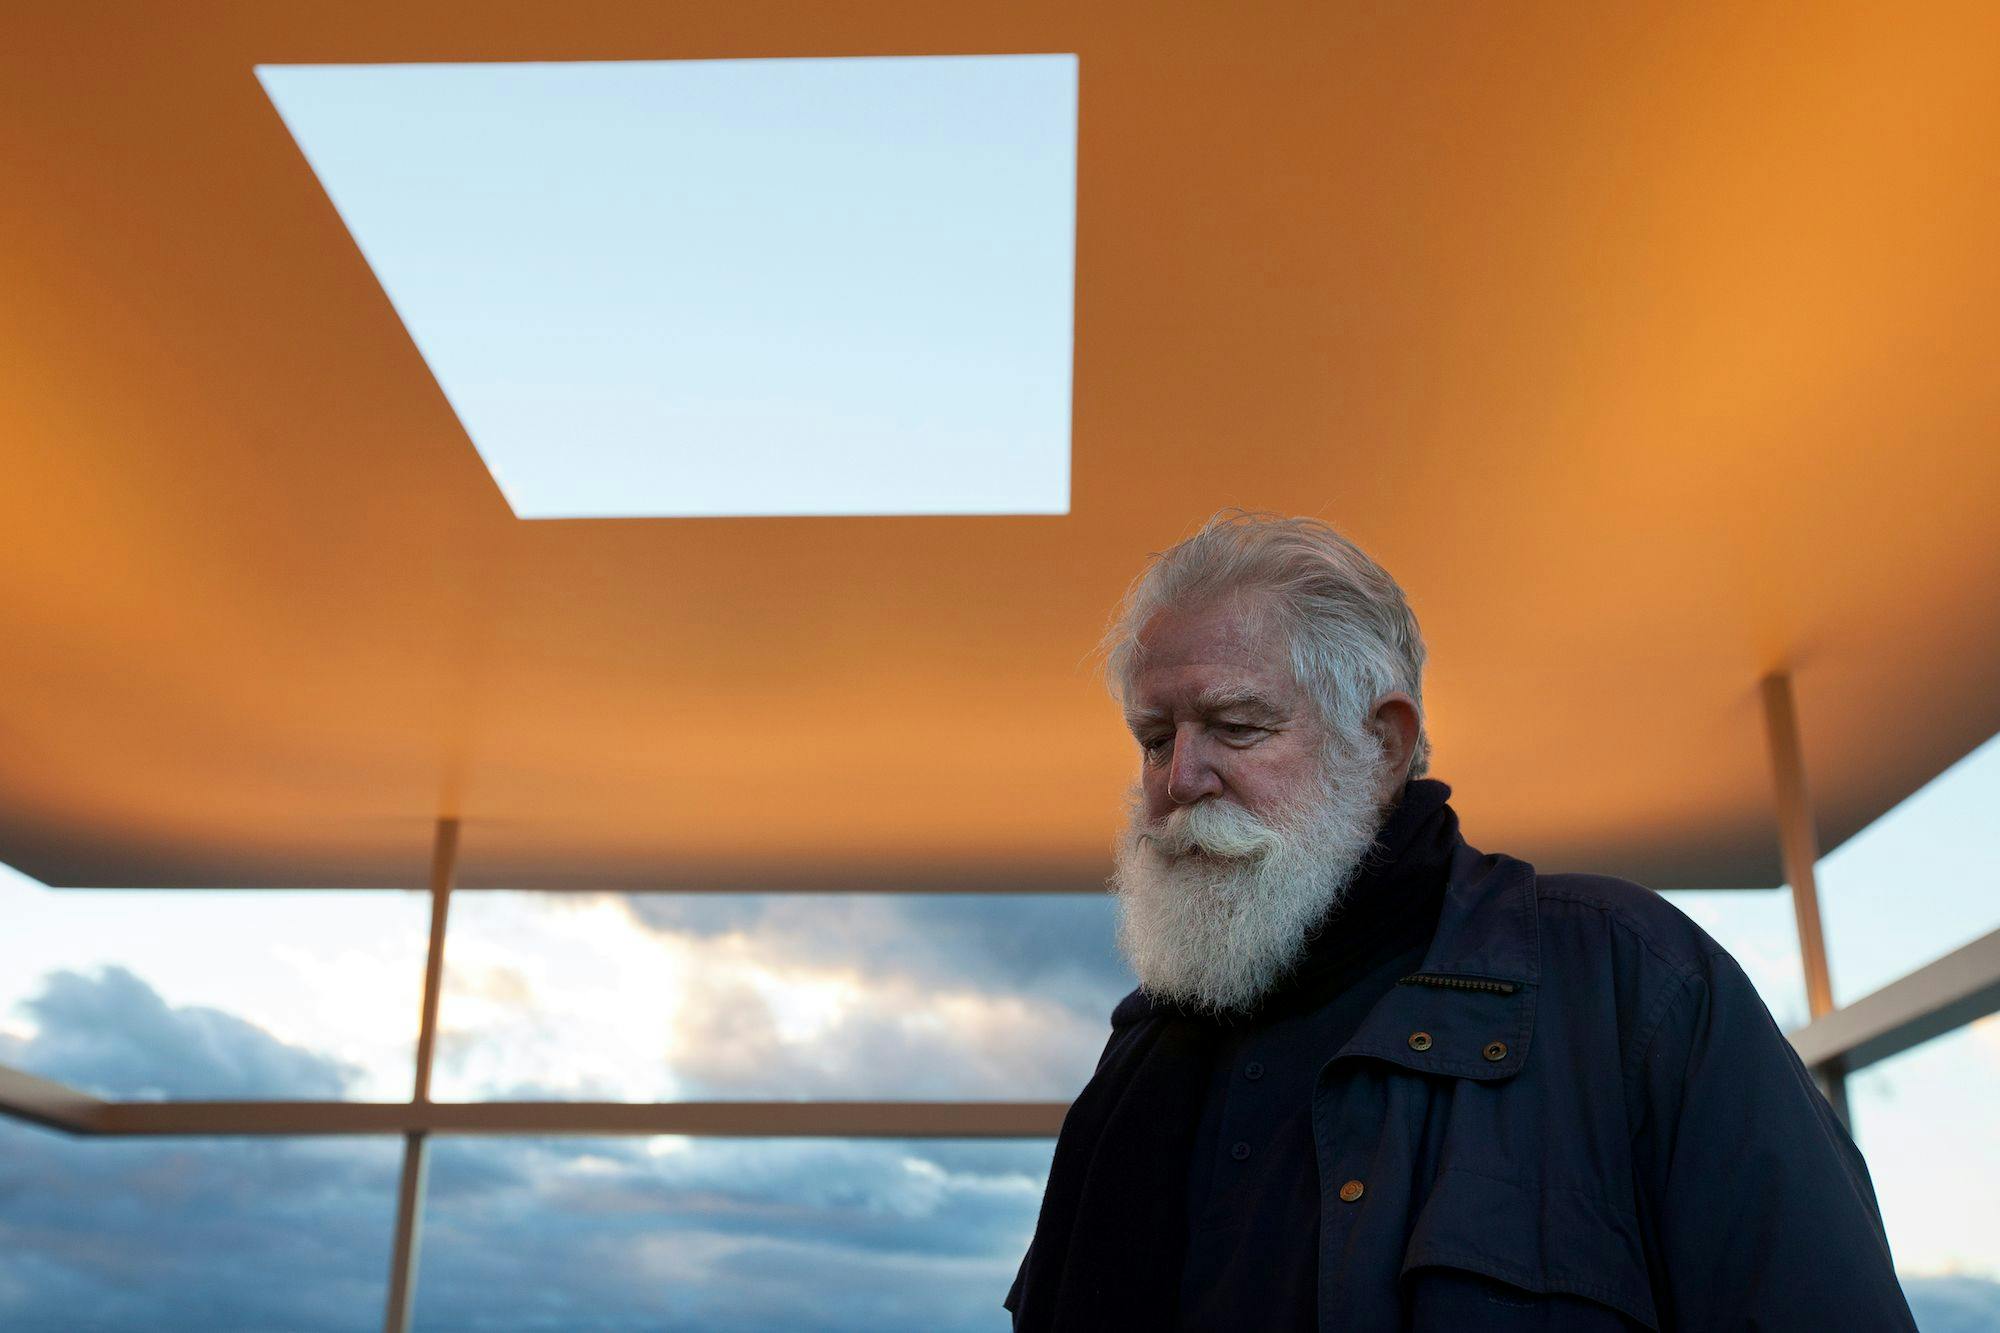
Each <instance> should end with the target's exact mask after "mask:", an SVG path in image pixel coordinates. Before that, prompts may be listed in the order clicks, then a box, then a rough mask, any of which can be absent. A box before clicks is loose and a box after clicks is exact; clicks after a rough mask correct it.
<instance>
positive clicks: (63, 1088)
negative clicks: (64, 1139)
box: [0, 1065, 110, 1134]
mask: <svg viewBox="0 0 2000 1333" xmlns="http://www.w3.org/2000/svg"><path fill="white" fill-rule="evenodd" d="M109 1105H110V1103H109V1102H107V1101H105V1100H104V1099H102V1098H100V1097H93V1096H91V1095H90V1094H89V1093H87V1092H80V1091H78V1090H77V1089H75V1088H72V1087H70V1086H69V1085H68V1084H67V1083H57V1082H55V1081H54V1080H52V1079H46V1078H41V1077H38V1076H37V1075H34V1074H30V1073H28V1072H27V1071H26V1070H23V1069H15V1068H13V1067H12V1066H9V1065H0V1115H10V1116H13V1117H14V1118H16V1119H17V1120H29V1121H32V1122H34V1123H35V1124H37V1125H47V1126H48V1127H49V1128H50V1129H61V1130H67V1131H69V1132H70V1133H72V1134H93V1133H96V1132H97V1124H98V1120H99V1118H100V1117H101V1116H102V1115H103V1114H104V1110H105V1108H106V1107H108V1106H109Z"/></svg>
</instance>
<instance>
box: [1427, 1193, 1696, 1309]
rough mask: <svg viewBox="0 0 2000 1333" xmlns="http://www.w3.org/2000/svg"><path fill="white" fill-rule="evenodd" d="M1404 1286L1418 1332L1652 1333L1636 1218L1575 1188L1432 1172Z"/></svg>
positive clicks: (1649, 1291) (1650, 1300)
mask: <svg viewBox="0 0 2000 1333" xmlns="http://www.w3.org/2000/svg"><path fill="white" fill-rule="evenodd" d="M1402 1281H1403V1284H1404V1308H1405V1309H1407V1310H1408V1311H1409V1312H1410V1327H1411V1328H1412V1329H1413V1330H1415V1331H1416V1333H1430V1331H1431V1330H1439V1331H1440V1333H1442V1331H1443V1330H1458V1329H1490V1330H1494V1333H1525V1331H1526V1330H1531V1329H1532V1330H1563V1333H1599V1331H1600V1330H1602V1331H1603V1333H1631V1331H1632V1330H1638V1329H1653V1330H1656V1331H1657V1330H1658V1329H1659V1327H1660V1325H1659V1317H1658V1314H1657V1313H1656V1311H1655V1309H1654V1306H1653V1295H1652V1285H1651V1283H1650V1282H1649V1281H1648V1280H1647V1276H1646V1262H1645V1256H1644V1251H1643V1250H1642V1249H1641V1247H1640V1244H1639V1226H1638V1221H1637V1219H1635V1218H1634V1217H1633V1216H1632V1215H1631V1214H1630V1213H1628V1212H1626V1211H1624V1210H1623V1209H1621V1208H1618V1207H1616V1206H1615V1205H1612V1204H1610V1203H1608V1202H1607V1201H1606V1200H1604V1199H1601V1198H1598V1197H1596V1196H1594V1195H1592V1194H1589V1193H1587V1192H1585V1191H1583V1190H1576V1189H1565V1188H1561V1187H1555V1186H1531V1185H1523V1184H1518V1183H1516V1182H1514V1181H1510V1180H1502V1179H1500V1178H1499V1177H1497V1176H1488V1175H1482V1174H1480V1173H1479V1172H1476V1171H1467V1170H1463V1169H1452V1170H1446V1171H1443V1172H1440V1173H1439V1175H1438V1178H1437V1181H1436V1183H1435V1184H1434V1185H1433V1187H1432V1189H1431V1193H1430V1196H1429V1197H1428V1198H1427V1199H1426V1200H1425V1201H1424V1204H1423V1206H1422V1208H1421V1209H1419V1210H1418V1213H1417V1219H1416V1225H1415V1226H1414V1227H1413V1228H1412V1229H1411V1232H1410V1240H1409V1244H1408V1246H1407V1247H1406V1248H1405V1250H1404V1253H1403V1269H1402Z"/></svg>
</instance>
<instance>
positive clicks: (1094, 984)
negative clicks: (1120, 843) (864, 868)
mask: <svg viewBox="0 0 2000 1333" xmlns="http://www.w3.org/2000/svg"><path fill="white" fill-rule="evenodd" d="M623 901H624V903H625V905H626V907H627V909H628V910H629V911H630V913H631V915H632V918H633V919H634V920H635V921H637V922H639V923H640V924H642V925H645V926H648V927H650V928H652V929H654V930H658V931H663V932H667V933H671V934H675V935H681V936H686V937H691V938H696V939H715V938H718V937H723V936H731V935H734V936H740V937H742V938H744V939H747V940H750V941H754V943H755V947H756V949H757V951H758V952H759V954H760V955H762V956H766V957H768V958H769V959H770V960H771V961H772V962H774V963H798V964H805V965H810V966H829V965H835V966H837V965H847V966H853V967H855V968H858V969H862V970H867V971H869V972H871V973H872V974H874V975H878V976H884V975H892V976H901V977H906V978H908V979H910V980H911V981H915V982H920V983H925V984H932V985H935V984H940V983H950V984H954V985H960V986H964V985H972V986H978V987H982V988H986V989H992V990H1001V991H1008V992H1032V993H1035V994H1038V995H1041V996H1043V997H1046V998H1050V999H1054V1000H1057V1001H1058V1002H1060V1003H1063V1004H1066V1005H1071V1006H1075V1007H1083V1008H1089V1009H1093V1010H1094V1009H1097V1008H1099V1007H1100V1006H1101V1008H1102V1013H1101V1014H1098V1015H1097V1017H1100V1018H1108V1017H1109V1014H1110V1010H1111V1005H1112V1004H1115V1003H1116V1002H1117V1000H1118V997H1120V996H1122V995H1123V994H1124V993H1125V992H1126V991H1128V990H1130V989H1131V988H1132V986H1133V985H1134V984H1135V981H1134V979H1133V977H1132V974H1131V970H1130V969H1129V968H1127V967H1126V966H1125V963H1124V961H1123V960H1122V959H1121V958H1120V957H1119V956H1118V952H1117V947H1116V943H1115V939H1114V936H1115V926H1114V915H1113V910H1114V909H1113V903H1112V900H1111V898H1110V897H1109V895H1103V894H775V895H767V894H741V895H721V894H715V895H710V894H629V895H624V896H623Z"/></svg>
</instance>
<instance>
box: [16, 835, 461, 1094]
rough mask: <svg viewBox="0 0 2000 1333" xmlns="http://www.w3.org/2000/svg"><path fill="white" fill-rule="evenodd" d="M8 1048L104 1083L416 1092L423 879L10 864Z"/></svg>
mask: <svg viewBox="0 0 2000 1333" xmlns="http://www.w3.org/2000/svg"><path fill="white" fill-rule="evenodd" d="M0 920H4V921H5V922H6V923H7V926H6V929H5V930H0V1063H7V1064H12V1065H15V1066H16V1067H18V1068H22V1069H26V1070H29V1071H30V1072H32V1073H36V1074H41V1075H43V1076H44V1077H47V1078H53V1079H58V1080H60V1081H62V1082H65V1083H69V1084H71V1085H73V1086H76V1087H81V1088H85V1089H87V1090H89V1091H92V1092H96V1093H98V1094H100V1095H103V1096H110V1097H125V1098H141V1099H145V1098H163V1097H174V1098H201V1099H208V1098H215V1099H232V1098H267V1097H283V1098H306V1099H328V1100H332V1099H341V1098H347V1099H354V1100H362V1101H376V1100H405V1099H407V1098H408V1097H409V1095H410V1091H411V1087H412V1079H413V1076H414V1069H415V1059H416V1040H417V1021H418V1015H419V1010H420V1006H421V1000H422V994H423V978H424V950H425V948H426V946H427V942H428V932H429V928H430V905H429V898H428V895H426V894H423V893H405V892H393V891H383V890H357V891H333V890H319V889H313V890H296V889H294V890H284V891H268V892H260V891H254V890H240V889H231V890H214V891H205V890H183V889H174V890H165V889H160V890H136V889H60V890H58V889H48V888H44V887H43V886H42V885H40V884H38V883H36V882H35V881H34V880H31V879H29V878H28V877H27V876H25V875H21V874H19V873H17V872H15V871H12V870H9V869H7V868H5V867H0Z"/></svg>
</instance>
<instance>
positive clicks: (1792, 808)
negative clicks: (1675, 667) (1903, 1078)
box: [1762, 671, 1849, 1124]
mask: <svg viewBox="0 0 2000 1333" xmlns="http://www.w3.org/2000/svg"><path fill="white" fill-rule="evenodd" d="M1762 688H1763V695H1764V725H1765V733H1766V735H1767V736H1768V738H1769V740H1770V744H1771V773H1772V777H1773V779H1774V782H1775V790H1776V794H1777V811H1778V848H1779V851H1780V853H1781V854H1782V855H1783V858H1784V865H1785V879H1786V882H1788V883H1789V884H1790V885H1791V886H1792V914H1793V916H1794V917H1796V918H1797V920H1798V927H1799V961H1800V963H1801V964H1803V966H1804V968H1805V974H1806V1008H1807V1010H1808V1011H1809V1013H1810V1015H1811V1016H1812V1017H1813V1018H1822V1017H1824V1016H1825V1015H1827V1014H1830V1013H1832V1012H1833V981H1832V977H1831V974H1830V973H1829V972H1828V970H1827V965H1826V934H1825V932H1824V930H1823V929H1822V928H1821V925H1820V916H1819V884H1818V880H1817V878H1816V877H1815V867H1816V866H1817V865H1818V864H1819V830H1818V826H1817V824H1816V823H1815V821H1814V818H1813V807H1812V797H1811V794H1810V793H1809V792H1808V791H1807V789H1806V761H1805V748H1804V746H1803V745H1802V744H1801V742H1800V739H1799V715H1798V706H1797V704H1796V703H1795V701H1794V700H1793V697H1792V677H1791V673H1790V672H1788V671H1779V672H1774V673H1772V674H1771V675H1768V676H1766V677H1764V680H1763V687H1762ZM1813 1075H1814V1077H1815V1078H1817V1079H1818V1080H1819V1083H1820V1089H1821V1091H1823V1092H1824V1093H1826V1099H1827V1101H1829V1102H1831V1103H1832V1104H1833V1109H1834V1112H1835V1113H1836V1114H1837V1115H1839V1117H1840V1121H1841V1123H1842V1124H1848V1123H1849V1122H1848V1118H1847V1081H1846V1078H1845V1076H1844V1075H1843V1074H1842V1072H1841V1070H1840V1067H1839V1065H1838V1063H1835V1064H1832V1065H1825V1066H1821V1067H1820V1068H1818V1069H1815V1070H1814V1071H1813Z"/></svg>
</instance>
